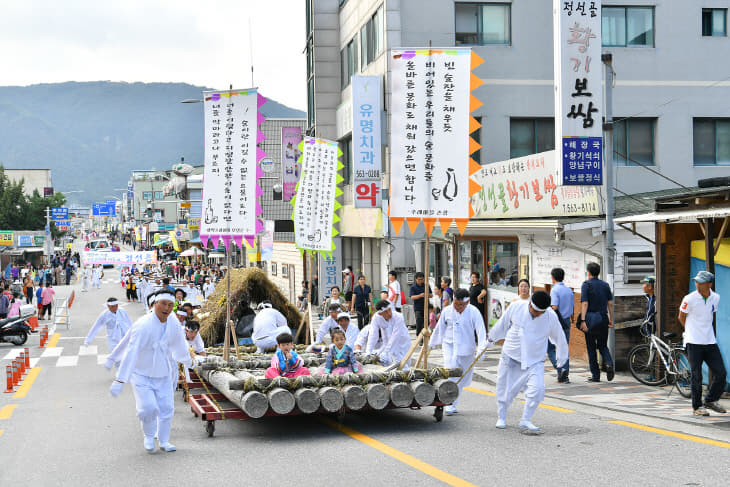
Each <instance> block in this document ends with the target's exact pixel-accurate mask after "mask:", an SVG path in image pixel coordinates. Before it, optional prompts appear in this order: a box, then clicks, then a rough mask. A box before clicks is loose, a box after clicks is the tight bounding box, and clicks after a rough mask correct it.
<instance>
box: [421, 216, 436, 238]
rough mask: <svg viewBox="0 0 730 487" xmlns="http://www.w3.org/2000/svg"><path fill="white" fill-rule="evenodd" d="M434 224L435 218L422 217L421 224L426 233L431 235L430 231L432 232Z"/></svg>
mask: <svg viewBox="0 0 730 487" xmlns="http://www.w3.org/2000/svg"><path fill="white" fill-rule="evenodd" d="M435 225H436V219H435V218H424V219H423V226H424V227H426V233H427V234H428V235H431V232H433V227H434V226H435Z"/></svg>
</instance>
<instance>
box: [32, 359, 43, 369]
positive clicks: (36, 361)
mask: <svg viewBox="0 0 730 487" xmlns="http://www.w3.org/2000/svg"><path fill="white" fill-rule="evenodd" d="M40 359H41V358H40V357H35V358H32V359H30V366H31V368H33V367H35V366H36V365H38V361H39V360H40Z"/></svg>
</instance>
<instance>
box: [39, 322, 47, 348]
mask: <svg viewBox="0 0 730 487" xmlns="http://www.w3.org/2000/svg"><path fill="white" fill-rule="evenodd" d="M46 343H48V325H44V326H43V329H42V330H41V346H40V347H38V348H45V346H46Z"/></svg>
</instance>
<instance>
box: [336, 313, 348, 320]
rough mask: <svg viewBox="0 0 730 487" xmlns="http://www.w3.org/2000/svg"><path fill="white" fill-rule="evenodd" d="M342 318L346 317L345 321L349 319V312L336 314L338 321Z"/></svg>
mask: <svg viewBox="0 0 730 487" xmlns="http://www.w3.org/2000/svg"><path fill="white" fill-rule="evenodd" d="M342 318H345V319H347V321H350V313H346V312H344V311H343V312H342V313H340V314H338V315H337V321H340V320H341V319H342Z"/></svg>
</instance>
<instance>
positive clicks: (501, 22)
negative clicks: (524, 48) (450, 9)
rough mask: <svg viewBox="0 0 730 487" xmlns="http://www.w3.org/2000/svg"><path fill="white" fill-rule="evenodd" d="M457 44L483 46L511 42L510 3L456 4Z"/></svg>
mask: <svg viewBox="0 0 730 487" xmlns="http://www.w3.org/2000/svg"><path fill="white" fill-rule="evenodd" d="M454 14H455V15H454V17H455V19H456V20H455V23H456V26H455V30H456V44H457V45H459V44H470V45H477V46H483V45H487V44H501V45H505V44H509V43H510V41H511V32H510V5H509V4H508V3H464V2H459V3H456V4H454Z"/></svg>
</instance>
